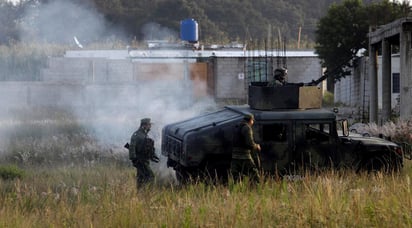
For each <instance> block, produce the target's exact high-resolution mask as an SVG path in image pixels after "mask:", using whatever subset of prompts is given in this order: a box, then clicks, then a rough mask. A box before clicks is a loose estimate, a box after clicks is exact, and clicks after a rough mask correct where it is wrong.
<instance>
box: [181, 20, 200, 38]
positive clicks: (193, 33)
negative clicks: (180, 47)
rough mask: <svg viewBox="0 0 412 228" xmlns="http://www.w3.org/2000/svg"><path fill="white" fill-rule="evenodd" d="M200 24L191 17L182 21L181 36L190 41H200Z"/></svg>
mask: <svg viewBox="0 0 412 228" xmlns="http://www.w3.org/2000/svg"><path fill="white" fill-rule="evenodd" d="M198 36H199V35H198V25H197V22H196V21H195V19H193V18H189V19H185V20H183V21H181V22H180V38H181V39H182V40H185V41H188V42H190V43H196V42H197V41H198Z"/></svg>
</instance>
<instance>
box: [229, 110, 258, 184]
mask: <svg viewBox="0 0 412 228" xmlns="http://www.w3.org/2000/svg"><path fill="white" fill-rule="evenodd" d="M254 122H255V119H254V117H253V115H252V114H247V115H245V116H244V118H243V121H242V122H241V123H240V125H239V126H237V127H236V128H235V131H234V132H233V151H232V162H231V172H232V175H233V178H234V180H235V181H239V180H241V178H242V177H245V176H249V178H250V180H251V181H253V182H254V183H257V182H259V172H258V169H257V165H258V164H255V162H254V160H253V158H252V153H254V152H255V151H257V152H259V151H260V145H259V144H257V143H255V141H254V138H253V131H252V126H253V124H254Z"/></svg>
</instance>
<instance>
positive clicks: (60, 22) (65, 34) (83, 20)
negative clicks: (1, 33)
mask: <svg viewBox="0 0 412 228" xmlns="http://www.w3.org/2000/svg"><path fill="white" fill-rule="evenodd" d="M105 24H106V22H105V20H104V17H103V15H102V14H100V13H98V12H97V11H96V10H95V9H92V8H84V7H83V6H80V5H77V4H74V3H72V2H69V1H64V0H56V1H51V2H49V3H47V4H45V3H43V4H39V5H37V7H32V8H30V9H29V10H28V11H27V13H26V16H25V17H24V18H23V19H22V21H21V23H20V25H21V28H20V39H21V40H22V41H25V42H33V41H36V42H39V41H40V42H52V43H63V44H74V42H73V37H77V38H78V39H79V41H80V42H81V43H88V42H93V41H96V40H99V41H101V40H103V39H104V38H106V39H107V38H109V37H110V36H116V35H117V36H121V35H120V34H121V33H120V32H119V31H117V29H113V28H108V27H106V25H105Z"/></svg>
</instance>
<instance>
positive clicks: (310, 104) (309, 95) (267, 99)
mask: <svg viewBox="0 0 412 228" xmlns="http://www.w3.org/2000/svg"><path fill="white" fill-rule="evenodd" d="M248 94H249V97H248V103H249V106H250V108H252V109H257V110H279V109H313V108H320V107H321V103H322V93H321V90H320V88H318V87H316V86H300V85H296V84H290V85H284V86H278V87H269V86H262V85H261V84H252V85H250V86H249V93H248Z"/></svg>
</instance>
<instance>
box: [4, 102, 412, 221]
mask: <svg viewBox="0 0 412 228" xmlns="http://www.w3.org/2000/svg"><path fill="white" fill-rule="evenodd" d="M24 113H30V116H29V117H27V118H28V119H27V120H26V116H19V117H18V119H19V120H18V121H15V120H7V121H3V122H0V139H1V141H0V145H2V147H0V155H1V156H0V228H1V227H411V226H412V194H411V181H410V178H411V176H412V162H411V161H408V160H406V161H405V167H404V168H403V170H402V172H400V173H398V174H392V175H384V174H381V173H376V174H366V173H364V174H355V173H353V172H350V171H329V172H325V173H322V174H318V175H308V176H304V177H299V178H297V177H291V178H284V179H282V180H273V179H265V180H264V181H262V183H260V184H259V185H257V186H254V187H250V186H249V185H248V184H247V183H236V184H234V183H231V182H230V183H228V184H227V185H206V184H204V183H194V184H190V185H185V186H180V185H178V184H176V182H175V181H174V179H173V178H171V177H170V173H171V171H170V170H166V171H167V172H168V173H169V175H161V174H162V172H166V171H165V170H163V171H162V172H161V171H160V169H159V170H157V180H156V183H154V184H153V185H150V186H147V187H145V188H141V189H139V190H138V189H136V184H135V169H134V168H133V167H132V166H131V165H130V162H129V161H128V159H127V153H126V152H125V151H124V149H123V148H119V147H118V146H117V147H113V145H107V144H104V145H101V142H99V141H98V140H95V139H94V138H93V134H94V133H93V132H91V131H90V130H88V129H89V128H87V127H85V126H86V124H85V123H84V122H79V121H73V117H72V116H70V115H68V114H64V115H63V114H62V112H48V113H54V114H52V115H50V114H49V116H47V118H44V114H43V113H42V112H41V111H39V112H36V111H33V110H32V111H30V112H24ZM37 113H39V118H36V116H37ZM99 124H101V123H99ZM409 125H410V123H409V122H404V123H403V125H402V126H401V127H396V126H394V127H392V128H391V129H392V131H391V132H392V133H393V134H392V136H393V138H396V137H397V138H400V139H409V138H408V136H409V132H411V130H410V129H411V128H410V126H409ZM110 127H111V126H107V127H105V126H104V129H106V128H107V129H110ZM396 129H398V130H396ZM379 132H382V131H379ZM388 135H390V134H389V133H388ZM395 136H396V137H395ZM6 138H7V140H5V139H6ZM113 140H114V139H113ZM162 166H163V167H165V164H162Z"/></svg>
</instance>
